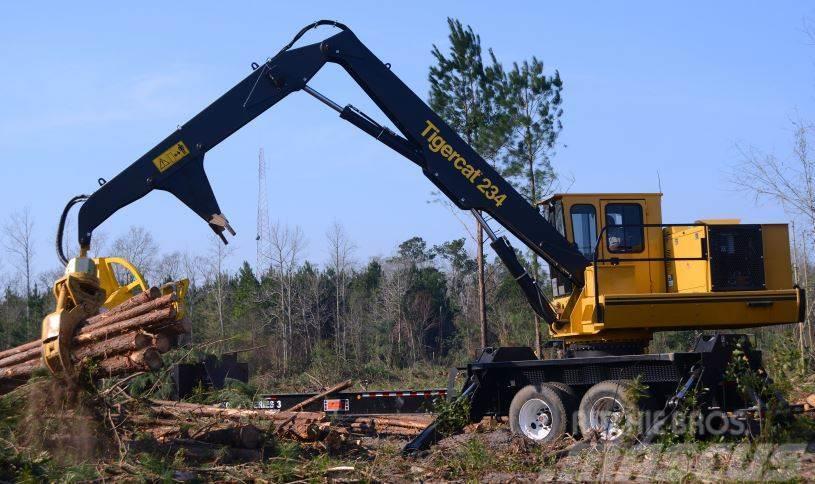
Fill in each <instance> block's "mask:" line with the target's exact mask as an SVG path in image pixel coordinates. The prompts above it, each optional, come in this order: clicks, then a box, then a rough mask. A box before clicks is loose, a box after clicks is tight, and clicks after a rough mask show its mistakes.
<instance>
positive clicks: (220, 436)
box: [190, 424, 264, 449]
mask: <svg viewBox="0 0 815 484" xmlns="http://www.w3.org/2000/svg"><path fill="white" fill-rule="evenodd" d="M190 438H192V439H194V440H198V441H201V442H207V443H210V444H220V445H226V446H229V447H235V448H238V449H258V448H260V447H261V446H262V445H263V443H264V441H263V432H261V430H260V429H259V428H257V427H255V426H254V425H251V424H249V425H234V424H233V425H227V426H223V425H222V426H220V427H219V428H213V429H210V430H208V431H206V432H203V433H197V434H192V435H191V436H190Z"/></svg>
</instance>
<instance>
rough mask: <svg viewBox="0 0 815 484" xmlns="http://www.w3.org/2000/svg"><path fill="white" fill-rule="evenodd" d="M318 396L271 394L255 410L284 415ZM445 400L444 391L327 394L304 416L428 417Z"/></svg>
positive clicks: (381, 391)
mask: <svg viewBox="0 0 815 484" xmlns="http://www.w3.org/2000/svg"><path fill="white" fill-rule="evenodd" d="M317 395H320V394H319V393H316V392H312V393H271V394H266V395H263V396H261V397H260V399H258V401H257V402H256V403H255V407H256V408H264V409H268V410H270V411H278V412H285V411H287V410H289V409H290V408H292V407H294V406H295V405H298V404H300V403H302V402H305V401H307V400H311V399H313V398H314V397H315V396H317ZM446 398H447V389H444V388H433V389H428V390H372V391H367V390H365V391H353V392H349V391H340V392H335V393H329V394H326V395H324V396H322V397H321V398H318V399H316V400H314V401H312V402H311V403H308V404H306V405H305V406H303V408H301V409H300V410H302V411H305V412H326V413H329V414H335V415H354V416H359V415H387V414H429V413H432V412H433V406H434V402H435V401H436V400H438V399H446Z"/></svg>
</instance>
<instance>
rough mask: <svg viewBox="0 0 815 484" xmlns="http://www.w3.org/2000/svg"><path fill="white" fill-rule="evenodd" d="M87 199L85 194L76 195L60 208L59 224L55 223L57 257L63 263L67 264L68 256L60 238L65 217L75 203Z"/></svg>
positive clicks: (61, 237) (63, 231) (63, 230)
mask: <svg viewBox="0 0 815 484" xmlns="http://www.w3.org/2000/svg"><path fill="white" fill-rule="evenodd" d="M87 199H88V196H87V195H77V196H75V197H73V198H72V199H70V200H69V201H68V203H67V204H66V205H65V208H64V209H63V210H62V215H61V216H60V217H59V224H58V225H57V257H58V258H59V260H60V262H62V264H63V265H68V258H67V257H65V251H64V249H63V247H62V239H63V235H64V233H65V219H67V218H68V212H70V211H71V208H72V207H73V206H74V205H76V204H77V203H82V202H84V201H85V200H87Z"/></svg>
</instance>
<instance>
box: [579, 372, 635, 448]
mask: <svg viewBox="0 0 815 484" xmlns="http://www.w3.org/2000/svg"><path fill="white" fill-rule="evenodd" d="M631 388H632V385H631V382H630V381H628V380H606V381H602V382H600V383H597V384H596V385H594V386H592V387H591V388H589V389H588V391H586V393H585V394H584V395H583V398H582V399H581V400H580V407H579V408H578V410H577V422H578V425H579V427H580V433H581V434H582V435H583V438H584V439H585V438H587V437H589V436H590V435H592V434H594V433H596V434H597V437H598V438H599V439H600V440H601V441H604V442H609V443H610V442H621V441H622V440H623V439H624V438H626V437H632V436H635V435H636V433H637V432H638V430H639V417H640V402H639V401H635V400H634V397H633V395H631V391H630V390H631Z"/></svg>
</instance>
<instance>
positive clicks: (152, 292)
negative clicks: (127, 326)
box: [0, 287, 161, 366]
mask: <svg viewBox="0 0 815 484" xmlns="http://www.w3.org/2000/svg"><path fill="white" fill-rule="evenodd" d="M159 296H161V291H160V290H159V289H158V288H156V287H151V288H150V289H149V290H148V291H145V292H142V293H140V294H138V295H136V296H133V297H132V298H130V299H128V300H127V301H125V302H123V303H122V304H120V305H118V306H116V307H115V308H113V309H111V310H110V311H107V312H105V313H101V314H98V315H96V316H92V317H90V318H88V321H87V323H86V325H93V324H94V322H104V323H108V322H110V321H112V319H111V317H113V316H116V315H117V314H120V313H122V312H124V311H127V310H129V309H132V308H133V307H135V306H139V305H141V304H143V303H145V302H149V301H151V300H153V299H156V298H158V297H159ZM41 346H42V340H39V339H37V340H34V341H29V342H28V343H25V344H22V345H20V346H15V347H14V348H8V349H5V350H3V351H0V366H2V360H4V359H5V358H7V357H9V356H13V355H17V354H20V353H25V352H26V351H29V350H32V349H35V348H40V347H41Z"/></svg>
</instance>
